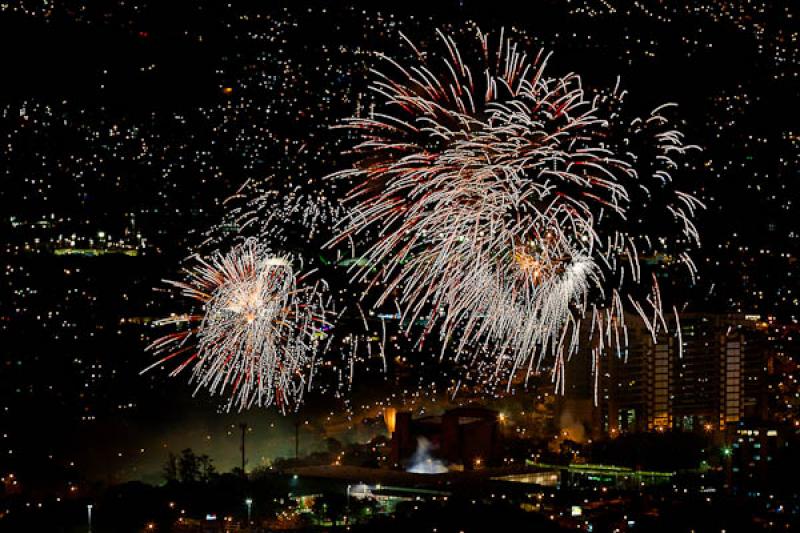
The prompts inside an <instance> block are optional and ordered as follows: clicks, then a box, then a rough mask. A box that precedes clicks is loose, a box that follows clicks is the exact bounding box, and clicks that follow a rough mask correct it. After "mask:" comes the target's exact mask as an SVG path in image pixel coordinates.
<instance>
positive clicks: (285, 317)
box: [145, 239, 328, 411]
mask: <svg viewBox="0 0 800 533" xmlns="http://www.w3.org/2000/svg"><path fill="white" fill-rule="evenodd" d="M309 274H310V273H308V274H304V275H298V274H297V273H296V272H295V270H294V267H293V265H292V258H291V257H290V256H286V255H284V256H282V255H275V254H272V253H270V252H269V251H268V250H267V248H266V247H264V246H262V245H260V244H258V243H257V241H255V240H253V239H248V240H247V241H245V242H244V243H243V244H240V245H237V246H235V247H233V248H232V249H231V250H230V251H229V252H228V253H226V254H221V253H217V254H215V255H214V256H212V257H211V258H210V259H209V260H202V259H197V263H196V265H195V266H194V267H193V268H191V269H189V270H188V271H187V276H186V279H185V280H184V281H179V282H177V281H168V282H167V283H169V284H171V285H173V286H175V287H177V288H179V289H180V290H181V292H182V294H183V295H184V296H185V297H187V298H190V299H192V300H195V301H196V302H198V303H199V304H200V305H202V312H201V313H200V314H196V315H175V316H172V317H170V318H166V319H163V320H161V321H159V322H158V324H159V325H166V324H179V325H185V326H186V329H184V330H182V331H179V332H176V333H173V334H170V335H166V336H164V337H161V338H160V339H158V340H156V341H155V342H153V343H152V344H151V345H150V347H149V349H151V350H153V351H154V352H156V353H158V354H162V355H163V354H166V355H164V357H162V358H161V359H160V360H159V361H157V362H156V363H154V364H153V365H151V366H150V367H148V368H147V369H145V371H147V370H149V369H150V368H153V367H155V366H159V365H162V364H164V363H166V362H168V361H170V360H172V359H175V358H182V359H183V360H182V362H181V363H180V364H178V366H177V367H176V368H175V369H174V370H173V371H172V375H177V374H178V373H180V372H181V371H182V370H184V369H185V368H187V367H189V368H191V371H192V377H191V381H192V382H193V383H194V384H195V386H196V389H195V392H197V391H199V390H200V389H207V390H208V391H209V392H210V393H212V394H214V393H218V394H227V395H228V396H229V400H228V404H227V408H228V409H231V408H232V407H235V408H238V409H239V410H242V409H247V408H250V407H253V406H263V407H266V406H270V405H273V404H274V405H276V406H277V407H278V408H279V409H281V410H283V411H286V410H287V409H291V408H293V407H295V406H297V405H298V404H299V403H300V402H301V400H302V397H303V392H304V391H305V389H306V388H307V386H308V385H310V381H311V378H312V374H313V372H314V368H315V356H316V353H317V350H318V348H319V344H320V342H321V339H323V338H324V337H325V336H326V335H325V333H324V330H326V329H327V328H328V323H327V321H326V317H327V316H328V311H326V302H325V298H324V294H325V292H326V290H325V289H326V288H325V286H324V285H322V284H320V283H317V284H306V282H307V280H308V276H309Z"/></svg>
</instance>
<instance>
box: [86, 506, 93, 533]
mask: <svg viewBox="0 0 800 533" xmlns="http://www.w3.org/2000/svg"><path fill="white" fill-rule="evenodd" d="M92 507H93V505H92V504H91V503H90V504H87V505H86V513H87V514H88V515H89V516H88V518H89V533H92Z"/></svg>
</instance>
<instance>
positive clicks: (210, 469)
mask: <svg viewBox="0 0 800 533" xmlns="http://www.w3.org/2000/svg"><path fill="white" fill-rule="evenodd" d="M197 463H198V466H199V467H200V481H202V482H203V483H208V482H209V481H211V478H212V477H214V475H215V474H216V473H217V469H216V468H214V460H213V459H211V457H209V456H208V455H206V454H203V455H201V456H200V457H198V458H197Z"/></svg>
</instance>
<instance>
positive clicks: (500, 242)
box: [329, 31, 704, 388]
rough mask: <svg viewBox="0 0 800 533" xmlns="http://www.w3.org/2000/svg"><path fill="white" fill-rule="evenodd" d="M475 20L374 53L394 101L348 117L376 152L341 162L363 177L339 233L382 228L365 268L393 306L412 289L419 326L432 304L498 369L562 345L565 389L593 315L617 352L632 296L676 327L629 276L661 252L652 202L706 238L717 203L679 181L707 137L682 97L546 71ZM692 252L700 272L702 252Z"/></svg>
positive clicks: (598, 338) (384, 99)
mask: <svg viewBox="0 0 800 533" xmlns="http://www.w3.org/2000/svg"><path fill="white" fill-rule="evenodd" d="M475 37H476V39H474V40H473V43H472V45H473V47H472V49H470V50H469V51H468V53H462V51H461V50H460V49H459V46H458V45H457V43H456V41H455V39H454V38H453V37H451V36H448V35H445V34H443V33H441V32H439V40H440V41H441V43H442V45H443V53H441V54H438V55H437V54H435V53H431V52H426V53H425V54H422V53H420V47H417V46H415V45H413V44H411V43H410V41H409V40H408V39H406V38H405V37H403V38H404V39H405V40H406V42H408V44H410V45H411V48H412V50H413V52H414V57H415V59H414V61H413V62H412V63H409V64H403V63H401V62H400V61H397V60H394V59H390V58H385V57H384V59H385V60H386V62H387V63H388V65H389V69H388V73H387V72H381V71H378V70H373V74H374V75H375V77H376V81H375V82H374V84H373V86H372V88H373V91H374V93H375V96H376V98H377V100H378V101H379V103H381V104H382V105H380V107H379V108H378V111H376V112H375V113H373V114H372V115H370V116H368V117H357V118H353V119H351V120H350V121H349V122H348V123H347V124H345V127H347V128H350V129H352V130H355V132H356V133H357V134H360V135H361V136H362V142H361V143H360V144H358V145H357V146H356V147H355V150H354V152H355V154H356V155H357V156H358V157H360V161H359V162H358V163H357V164H356V165H355V166H354V167H353V168H351V169H348V170H344V171H341V172H339V173H337V174H334V177H337V178H346V179H350V180H353V181H355V183H356V185H355V187H354V188H353V189H352V191H351V193H350V195H349V197H348V199H347V201H348V204H349V206H350V207H349V212H348V213H347V215H346V218H345V219H344V221H343V222H341V223H340V224H339V225H338V234H337V236H336V237H335V238H334V239H332V241H331V242H330V243H329V245H331V246H333V245H336V244H338V243H340V242H348V243H349V244H350V245H351V246H352V245H353V243H354V242H355V241H356V240H357V239H359V238H362V240H363V238H364V237H365V235H366V234H367V228H370V227H372V228H379V230H378V236H377V238H375V239H372V240H371V241H370V242H369V243H368V244H367V245H366V247H365V248H363V249H361V250H359V251H360V258H361V259H362V261H359V263H358V264H357V265H354V266H353V267H352V268H353V270H352V273H353V276H354V278H355V279H356V280H358V281H364V282H367V283H368V284H369V287H371V288H377V290H379V291H380V292H379V297H378V304H379V305H380V304H382V303H385V302H388V301H389V300H395V299H396V301H395V303H396V304H397V305H398V306H399V307H400V314H401V322H402V323H405V324H406V325H407V326H406V327H407V328H409V329H410V328H411V326H412V325H413V324H415V323H417V321H418V319H420V318H423V319H427V322H426V325H425V327H424V331H423V332H422V334H421V335H420V341H419V342H420V343H421V342H422V341H423V340H424V339H425V338H426V337H427V336H428V335H429V334H430V333H431V332H432V331H433V329H434V328H436V327H438V328H439V333H440V337H441V338H442V340H443V341H444V342H443V345H444V348H443V352H442V354H443V355H444V350H445V349H446V348H447V347H448V346H455V358H456V359H458V358H459V357H460V355H461V354H462V353H463V352H466V351H470V352H471V353H473V354H474V353H490V354H492V355H494V357H495V360H496V368H495V374H496V375H499V374H500V373H501V372H500V369H499V367H501V366H505V365H509V366H510V367H511V375H512V376H513V374H514V373H516V372H517V371H518V370H521V369H525V372H527V374H530V373H531V372H532V371H534V370H538V368H539V365H540V364H541V361H542V359H543V358H544V357H545V356H547V355H551V356H553V360H554V380H555V381H556V384H557V386H559V387H561V388H563V385H564V384H563V370H562V368H561V366H562V365H563V364H564V361H565V360H568V359H569V357H570V355H571V354H573V353H575V351H576V350H577V349H578V346H579V343H578V336H579V335H581V323H582V319H583V318H585V317H587V315H590V316H591V321H584V322H583V323H587V322H589V323H590V324H591V326H590V328H589V330H590V335H589V337H590V340H589V342H590V343H592V344H593V345H597V346H598V347H599V348H597V349H599V350H601V351H602V350H605V349H606V348H613V347H616V352H617V353H621V349H620V343H627V336H628V333H627V328H626V326H625V308H624V306H623V296H625V297H626V298H625V299H627V300H628V301H629V303H630V304H631V308H632V309H634V310H635V311H636V312H637V313H638V314H639V315H640V316H641V318H642V319H643V320H644V321H645V323H646V325H647V327H648V329H649V330H650V332H651V334H652V335H653V337H654V339H655V338H656V337H657V335H658V333H659V331H660V329H661V328H662V327H663V328H664V329H666V321H665V319H664V317H663V313H662V311H661V306H662V302H661V294H660V291H659V289H658V284H657V282H656V281H655V279H654V285H653V287H652V288H651V290H650V291H649V294H648V295H647V296H646V297H645V298H644V299H643V300H642V301H639V299H638V298H636V297H634V295H633V294H631V292H633V291H631V290H629V289H630V287H631V286H634V287H636V286H640V285H641V283H642V281H641V280H642V266H641V257H642V256H643V255H642V254H645V253H651V254H656V253H658V248H656V247H654V246H653V243H654V242H655V243H657V244H656V245H658V243H659V242H660V241H659V239H658V238H657V237H656V235H651V234H650V232H648V228H647V226H646V225H644V224H643V223H642V219H645V218H648V217H649V218H650V219H653V218H654V217H659V216H661V215H660V213H664V214H665V215H666V216H667V217H670V218H671V219H672V220H673V221H674V223H675V224H676V225H677V229H676V233H677V234H678V235H679V236H681V237H683V238H684V239H685V240H686V241H687V242H690V243H692V244H693V245H699V233H698V231H697V228H696V227H695V225H694V223H693V221H692V219H693V217H694V215H695V212H696V210H697V209H700V208H703V207H704V206H703V204H702V203H701V202H700V201H699V200H697V199H696V198H694V196H692V195H690V194H688V193H686V192H682V191H675V190H674V188H673V187H671V182H672V176H671V172H672V171H673V170H674V169H676V168H678V164H677V162H676V158H680V157H683V156H684V155H685V154H686V153H687V152H688V151H689V150H691V149H693V148H696V147H694V146H691V145H684V144H683V140H682V139H683V136H682V134H681V133H680V132H678V131H677V130H675V129H673V128H672V126H671V125H670V122H669V120H668V119H667V118H666V117H665V116H664V111H665V110H666V109H667V108H668V107H670V106H669V105H666V106H661V107H659V108H656V109H655V110H653V112H652V113H651V114H650V116H649V117H648V118H647V119H644V120H643V119H640V118H637V117H634V118H630V117H629V116H628V115H627V114H626V113H625V108H624V107H623V101H624V95H625V93H624V92H619V82H618V84H617V87H615V88H614V90H612V91H611V92H609V93H607V94H599V95H597V96H594V97H590V96H589V94H588V92H587V91H586V90H585V89H584V87H583V84H582V82H581V79H580V77H579V76H577V75H576V74H568V75H566V76H561V77H552V76H550V75H548V74H547V73H546V71H545V67H546V63H547V59H548V58H549V56H546V55H545V54H543V53H541V52H540V53H539V54H537V55H532V56H530V57H533V59H529V56H528V55H526V54H525V53H524V52H523V51H521V47H518V45H517V44H516V43H514V42H513V41H512V40H511V39H506V38H504V37H503V34H502V33H501V37H500V41H499V42H498V43H496V44H494V45H493V44H492V43H491V39H490V37H489V35H488V34H484V33H481V32H480V31H477V33H476V35H475ZM473 52H475V53H473ZM473 56H474V58H473ZM640 147H641V148H642V149H641V150H640V149H639V148H640ZM657 200H659V201H660V200H663V201H662V202H661V203H660V204H658V205H657V207H660V209H661V210H660V211H658V210H657V209H655V208H654V206H656V201H657ZM642 213H643V214H642ZM662 218H665V217H662ZM659 221H660V220H659ZM679 258H680V262H681V263H683V264H685V265H686V267H687V269H688V271H689V272H690V274H691V275H694V265H693V263H692V262H691V257H690V255H689V254H688V252H687V251H686V250H684V251H683V252H681V253H680V255H679ZM626 271H627V273H626ZM376 272H377V273H376ZM615 281H618V283H617V284H616V285H612V284H611V283H612V282H615ZM397 294H399V297H396V295H397ZM645 305H646V306H648V307H649V308H650V309H651V310H652V318H649V317H648V313H647V312H646V311H645V309H644V306H645ZM620 329H621V330H622V334H620ZM407 332H408V331H407ZM592 339H593V340H592Z"/></svg>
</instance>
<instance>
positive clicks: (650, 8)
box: [0, 0, 800, 482]
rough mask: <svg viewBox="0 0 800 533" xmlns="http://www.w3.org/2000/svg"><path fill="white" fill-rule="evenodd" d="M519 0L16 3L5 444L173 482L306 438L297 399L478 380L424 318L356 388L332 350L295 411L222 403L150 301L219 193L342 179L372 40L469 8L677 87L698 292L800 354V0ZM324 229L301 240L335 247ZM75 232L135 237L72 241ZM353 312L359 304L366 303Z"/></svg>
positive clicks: (355, 436) (3, 224) (3, 35)
mask: <svg viewBox="0 0 800 533" xmlns="http://www.w3.org/2000/svg"><path fill="white" fill-rule="evenodd" d="M433 4H435V6H434V5H433ZM517 4H518V2H510V1H494V2H489V3H486V2H475V1H470V0H466V1H460V2H453V1H450V0H448V1H446V2H436V3H434V2H392V3H385V4H384V5H381V6H380V7H379V6H378V4H377V3H376V2H366V1H365V2H353V1H349V2H321V1H320V2H256V1H250V2H245V1H241V2H240V1H232V2H229V3H226V2H212V1H206V0H202V1H167V2H163V1H162V2H138V1H130V2H108V1H93V2H81V1H77V0H76V1H47V2H42V1H41V0H40V1H37V2H28V1H23V2H11V3H4V4H2V5H0V46H2V49H3V50H4V51H5V52H4V54H3V59H2V64H3V69H2V70H3V83H2V84H0V138H2V144H3V157H2V163H0V171H2V181H0V234H1V235H2V240H0V255H1V256H2V262H1V264H2V278H0V346H2V348H1V350H2V351H1V352H0V353H1V354H2V384H0V407H1V408H2V409H0V426H2V435H0V437H2V440H0V468H1V469H2V470H3V471H6V470H8V471H11V470H12V469H13V470H15V471H17V470H19V471H30V472H39V475H41V476H42V477H46V476H48V475H50V474H48V473H47V472H50V471H52V470H54V469H55V468H59V469H62V468H63V469H76V470H78V471H79V472H80V475H81V476H83V477H86V478H90V479H95V478H97V479H102V480H104V481H109V482H110V481H119V480H128V479H144V480H148V481H157V480H158V479H159V478H160V475H161V467H162V465H163V462H164V460H165V457H166V454H167V452H168V451H174V452H175V451H179V450H181V449H183V448H185V447H192V448H193V449H195V450H196V451H198V452H201V453H208V454H209V455H211V456H212V457H213V458H214V460H215V462H216V464H217V465H218V467H219V468H220V469H223V470H227V469H230V468H231V467H233V466H235V465H236V464H237V461H238V454H239V449H238V438H239V434H238V427H237V424H238V423H239V422H240V421H247V422H248V423H249V424H250V426H251V427H252V432H251V437H250V439H251V440H250V444H249V445H248V446H250V447H251V449H252V450H254V451H253V452H252V454H251V457H250V461H251V466H255V465H257V464H266V463H267V462H268V461H271V460H273V459H275V458H277V457H286V456H289V455H291V454H292V453H293V448H294V442H293V436H294V424H295V423H296V422H298V423H300V424H301V426H302V437H301V445H302V447H303V452H305V453H308V452H311V451H314V450H318V449H322V448H324V439H325V438H326V437H335V438H337V439H340V440H343V441H360V440H368V439H369V438H371V436H373V435H375V434H377V433H378V432H380V431H381V430H382V426H381V425H380V424H381V422H380V409H379V406H380V402H386V401H391V402H393V403H397V404H402V405H406V406H410V407H411V408H413V409H414V410H415V412H417V413H422V412H426V410H429V411H435V410H441V409H442V408H444V407H446V406H448V405H454V404H456V403H458V402H461V401H469V400H471V399H474V398H475V397H478V392H477V391H476V392H475V396H474V397H473V396H470V394H469V393H467V394H466V395H464V396H463V397H460V398H456V399H454V400H451V399H450V397H449V396H448V394H447V393H446V389H447V386H448V385H449V383H450V379H451V376H452V374H450V373H449V372H450V368H449V367H448V365H447V364H443V366H442V367H441V368H440V367H437V366H436V360H435V359H434V358H435V355H436V353H437V352H436V349H435V347H431V348H426V349H425V350H423V352H422V353H416V352H414V351H413V350H411V347H410V343H405V344H404V343H403V342H398V343H397V344H396V345H395V346H393V347H392V349H393V350H394V351H392V354H391V355H392V357H391V358H390V365H389V370H388V372H387V373H386V374H384V373H382V372H381V371H380V366H381V365H380V364H379V362H378V361H375V360H374V358H370V357H364V358H363V360H361V361H359V364H358V365H357V368H356V369H355V376H356V377H355V380H354V382H353V384H352V386H351V385H349V384H344V385H342V383H341V380H340V379H339V377H337V376H339V375H340V374H341V373H342V372H345V373H346V372H347V371H348V369H347V368H346V365H345V364H344V363H343V357H342V356H341V354H339V353H338V352H337V353H334V355H332V356H331V357H332V360H333V361H334V364H333V365H332V367H331V368H330V369H329V371H328V374H327V375H325V374H323V375H322V376H321V381H320V387H319V389H318V390H315V391H312V392H311V393H310V394H309V397H308V398H307V400H308V401H307V404H306V405H305V406H303V407H302V408H301V410H300V411H299V413H297V414H289V415H287V416H284V415H281V414H280V413H278V412H276V411H275V410H274V409H272V410H253V411H250V412H247V413H244V414H239V413H230V414H229V413H223V412H221V407H220V401H219V400H218V399H215V398H209V397H208V396H207V395H206V394H204V393H203V392H200V393H198V394H197V395H196V396H195V397H193V396H192V392H193V389H192V388H191V387H190V386H189V385H187V384H186V383H185V381H186V380H185V379H183V378H178V379H170V378H169V377H168V376H167V372H157V371H156V372H151V373H147V374H145V375H140V374H139V372H140V370H142V369H143V368H144V367H145V366H147V365H149V364H150V363H151V362H152V360H153V356H152V354H149V353H146V352H145V347H146V346H147V345H148V343H149V342H150V341H152V340H153V339H154V338H155V337H157V336H158V335H159V334H160V332H159V331H157V330H156V328H154V326H153V324H152V320H153V319H155V318H158V317H162V316H165V315H167V314H169V313H170V312H173V311H175V310H176V309H177V307H176V305H179V304H178V303H177V302H178V300H177V299H176V297H175V295H174V294H172V293H170V292H168V291H165V290H164V285H163V283H162V282H161V280H162V279H165V278H166V279H175V277H176V276H178V275H179V271H180V269H181V267H182V265H183V264H184V260H185V258H186V257H188V256H189V255H190V254H191V253H194V252H200V253H208V252H210V251H212V250H214V249H216V248H218V247H223V246H225V245H226V243H228V242H229V239H230V236H229V235H228V234H227V233H226V220H227V219H226V214H227V213H228V212H229V211H228V210H229V209H230V204H223V200H225V199H226V198H229V197H230V196H232V195H233V194H234V193H236V191H237V190H239V188H240V187H241V186H242V185H243V184H245V183H247V184H249V187H252V190H253V191H262V192H263V191H265V190H274V191H276V194H277V195H281V194H284V193H285V192H286V191H288V190H290V189H292V190H294V188H295V187H298V188H299V190H301V191H304V192H310V191H318V190H320V189H327V190H328V192H331V193H333V192H335V191H336V187H337V185H335V184H333V185H331V184H330V182H327V181H325V179H324V178H325V176H326V175H328V174H329V173H330V172H332V171H334V170H337V169H340V168H342V167H343V166H344V165H346V164H348V163H349V159H348V156H347V155H346V154H345V153H344V152H345V147H346V146H348V143H349V140H348V139H347V137H346V135H345V134H344V133H342V131H341V130H337V129H332V126H334V125H337V124H340V123H341V121H342V120H343V119H344V118H345V117H348V116H351V115H352V114H353V113H354V112H355V110H356V108H357V107H358V106H360V105H361V106H365V105H367V103H366V102H367V99H368V97H367V96H366V88H367V84H368V81H369V69H370V68H371V67H372V66H374V62H375V55H374V52H375V51H382V52H385V53H387V54H391V53H393V52H395V51H397V50H398V48H399V46H400V38H399V33H398V32H399V31H402V32H404V33H405V34H407V35H408V36H409V37H411V38H412V39H413V40H415V41H417V42H421V43H426V42H429V41H430V40H431V39H433V38H434V36H435V33H434V32H435V29H436V28H456V29H457V28H462V27H463V26H464V25H465V24H467V23H468V21H473V22H477V23H478V24H480V26H481V27H482V28H484V29H486V30H495V29H498V28H500V27H501V26H504V27H506V28H508V29H509V31H513V32H517V33H518V34H524V35H526V36H528V39H529V41H528V43H527V44H529V47H530V48H531V49H532V50H538V49H539V48H540V47H543V48H545V49H547V50H552V51H553V52H554V55H553V58H552V60H551V61H550V64H549V68H550V69H551V71H553V72H557V73H561V74H565V73H567V72H571V71H575V72H579V73H581V75H582V76H583V78H584V80H585V82H586V83H587V84H588V85H590V86H607V85H613V84H614V83H615V80H616V79H617V76H619V77H620V78H621V80H622V86H623V87H624V88H625V89H627V90H629V91H630V97H629V98H630V100H631V101H632V102H633V103H634V105H635V106H636V107H637V108H640V109H644V110H649V109H651V108H652V107H654V106H656V105H658V104H660V103H663V102H676V103H677V104H678V105H679V107H678V112H677V114H678V116H679V117H680V120H681V127H682V130H683V131H684V132H685V133H686V135H687V139H688V140H689V141H690V142H692V143H694V144H698V145H700V146H701V147H702V148H703V152H702V153H701V154H700V155H698V156H697V157H696V161H694V165H695V166H694V170H693V175H692V176H691V183H692V187H691V189H692V192H694V193H695V194H696V195H697V196H698V197H699V198H701V199H702V200H703V201H704V202H705V203H706V204H707V205H708V209H707V211H706V212H704V213H703V214H702V215H700V217H699V221H698V227H699V228H700V230H701V234H702V241H703V242H702V244H703V246H702V249H701V250H700V251H699V252H698V253H697V255H696V262H697V265H698V267H699V277H698V280H697V283H696V284H695V285H694V286H691V287H685V288H683V289H681V291H680V298H681V301H683V302H685V303H686V309H687V310H688V311H702V312H716V313H727V312H732V313H745V314H753V315H759V316H761V317H763V318H764V319H765V320H766V319H767V317H773V321H774V327H775V333H774V335H773V340H774V339H778V341H776V342H778V343H779V344H778V345H779V346H780V349H781V350H784V351H785V352H786V355H787V356H791V355H792V354H793V353H796V351H797V343H796V340H792V337H791V334H787V333H786V332H787V331H788V332H791V331H796V328H797V321H798V318H800V294H798V291H800V288H799V287H798V284H797V282H796V281H795V280H796V279H797V277H798V276H799V275H800V268H798V264H797V257H798V253H800V216H798V211H797V201H798V200H800V195H798V188H799V187H800V181H798V171H797V169H798V163H799V162H800V160H799V159H800V150H798V148H800V132H798V129H797V128H798V126H797V121H796V117H795V116H794V112H795V110H796V108H797V102H798V99H797V97H798V92H800V89H799V87H798V76H800V68H798V50H799V49H800V47H798V39H799V38H800V33H798V13H797V11H796V6H794V5H793V4H792V3H791V2H790V1H789V0H784V1H778V2H761V1H758V2H748V3H745V2H728V1H722V2H700V1H695V0H692V1H689V2H677V1H675V2H637V1H633V2H628V1H624V2H604V1H601V0H597V1H594V0H587V1H571V2H556V1H552V2H550V1H546V2H535V4H536V8H535V9H531V10H529V11H521V10H520V8H519V7H518V5H517ZM531 4H534V3H531ZM609 4H614V5H615V9H611V10H609ZM248 190H250V189H248ZM320 239H321V237H317V238H316V240H314V239H311V240H306V241H304V240H302V239H299V238H295V239H291V240H292V247H293V248H294V249H295V250H296V251H297V252H298V253H302V254H306V255H308V256H309V257H311V259H310V263H311V264H312V265H315V266H317V265H324V264H325V261H326V260H329V259H330V257H326V253H327V252H324V251H320V250H321V248H320V245H321V242H322V240H320ZM76 248H87V249H88V248H90V249H106V250H109V249H110V250H116V251H117V252H118V251H120V250H132V251H135V253H133V254H130V255H125V254H121V253H116V252H115V253H109V254H106V255H101V256H96V257H95V256H81V255H69V254H67V255H62V254H60V253H58V251H59V250H64V249H76ZM329 274H330V275H331V276H333V278H334V283H333V284H334V287H335V289H336V291H338V292H337V298H339V299H341V300H355V299H356V298H357V295H356V294H355V292H356V290H355V289H348V288H347V284H346V283H344V280H345V279H346V275H345V274H344V273H343V272H341V271H334V272H331V273H329ZM154 289H156V290H154ZM348 291H350V292H348ZM676 291H677V289H676ZM345 321H350V322H352V323H358V322H359V317H358V316H357V315H356V314H355V311H353V310H352V309H351V311H350V312H348V314H347V315H346V316H345ZM345 327H347V326H345ZM778 345H776V346H778ZM395 357H400V358H401V359H398V360H395V359H394V358H395ZM403 357H407V360H403V359H402V358H403ZM544 382H545V383H549V381H548V380H547V379H545V380H544ZM543 390H545V389H544V388H541V389H536V388H535V387H534V388H533V389H532V390H530V391H528V392H527V393H526V394H531V395H539V394H542V391H543ZM487 394H489V395H490V396H494V393H493V392H492V393H487ZM522 401H523V400H522V399H520V397H519V396H512V397H510V398H504V399H503V398H501V399H497V398H495V399H493V400H492V402H495V403H494V404H495V405H499V406H500V407H503V408H508V406H515V405H517V404H518V402H522ZM796 408H797V407H796V406H795V407H793V408H792V409H796ZM43 465H44V466H43Z"/></svg>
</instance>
